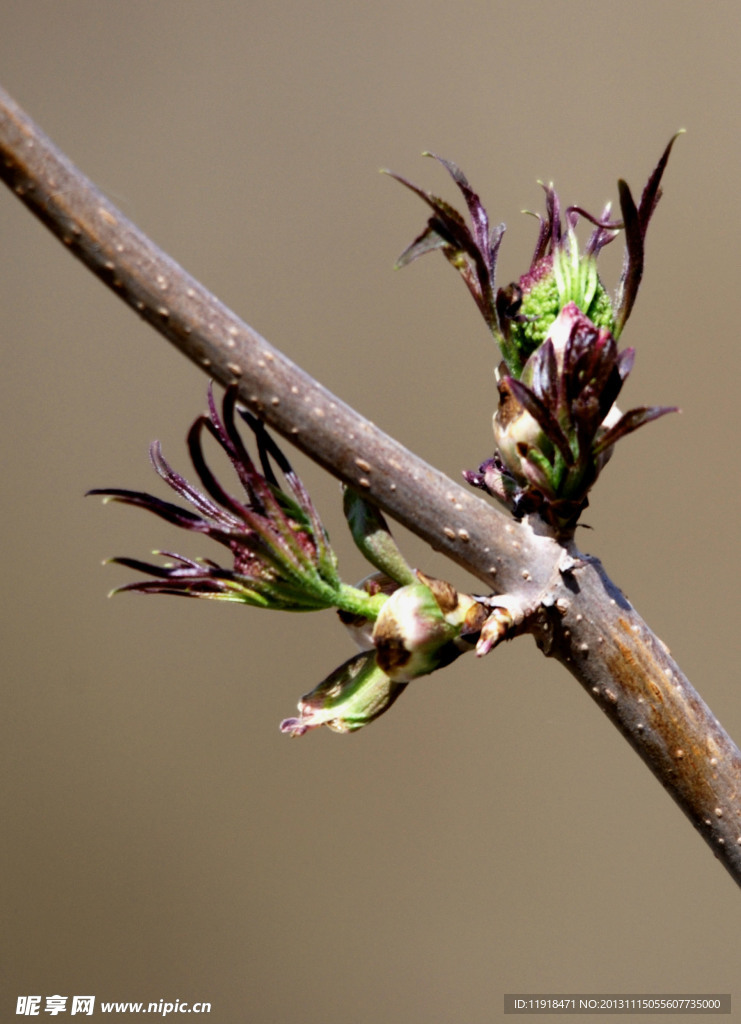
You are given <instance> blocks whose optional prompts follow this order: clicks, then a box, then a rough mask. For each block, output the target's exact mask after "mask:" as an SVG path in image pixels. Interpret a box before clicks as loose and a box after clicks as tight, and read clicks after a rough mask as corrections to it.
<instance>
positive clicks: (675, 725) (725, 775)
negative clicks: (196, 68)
mask: <svg viewBox="0 0 741 1024" xmlns="http://www.w3.org/2000/svg"><path fill="white" fill-rule="evenodd" d="M0 176H1V177H2V179H3V180H4V181H5V182H6V184H7V185H8V186H9V187H10V188H11V189H12V190H13V191H14V192H15V193H16V195H17V196H18V197H19V198H20V199H21V201H22V202H23V203H25V205H26V206H27V207H28V208H29V209H30V210H31V211H32V212H33V213H34V214H35V215H36V216H37V217H38V218H39V219H40V220H41V221H42V222H43V223H44V224H45V225H46V226H47V227H48V228H49V229H50V230H51V231H52V233H53V234H55V235H56V236H57V237H58V238H59V239H60V240H61V241H62V242H63V243H64V244H65V246H67V247H68V248H69V249H70V250H71V251H72V252H73V253H74V254H75V255H76V256H77V257H78V258H79V259H81V260H82V261H83V262H84V263H85V264H86V265H87V266H88V267H89V268H90V269H91V270H92V271H93V272H94V273H95V274H96V275H97V276H98V277H99V278H100V279H101V280H102V281H103V282H104V283H105V284H107V285H108V286H109V287H110V288H111V289H112V290H113V291H114V292H115V293H116V294H117V295H119V297H120V298H122V299H123V300H124V301H125V302H127V303H128V304H129V305H130V306H131V307H132V308H133V309H134V310H136V312H137V313H139V315H140V316H142V317H143V318H144V319H145V320H147V321H148V322H149V323H151V324H152V326H153V327H155V329H156V330H158V331H159V332H160V333H161V334H162V335H164V337H166V338H167V339H168V340H169V341H171V342H172V343H173V344H174V345H175V346H176V347H177V348H178V349H179V350H180V351H181V352H183V353H184V354H185V355H187V356H188V358H190V359H191V360H192V361H193V362H195V363H196V365H198V366H199V367H200V368H201V369H202V370H204V371H205V372H206V373H207V374H209V376H211V377H213V378H214V379H215V380H217V381H219V382H220V383H222V384H225V385H226V384H229V383H233V382H235V381H236V382H237V383H238V386H239V396H240V399H241V401H242V402H243V403H244V404H245V405H246V406H247V407H248V408H249V409H251V410H252V411H253V412H255V413H258V414H259V415H260V417H261V418H263V419H264V420H265V421H266V422H267V423H268V424H269V425H270V426H271V427H273V428H274V429H275V430H276V431H278V432H279V433H280V434H282V435H283V436H284V437H286V438H288V439H289V440H290V441H291V442H292V443H293V444H294V445H296V446H297V447H298V448H300V449H301V450H302V451H304V452H305V453H307V454H308V455H309V456H311V458H313V459H314V460H315V461H316V462H318V463H319V464H320V465H321V466H323V467H324V468H325V469H327V470H329V471H330V472H331V473H333V474H334V475H335V476H337V477H338V478H339V479H340V480H342V481H344V482H345V483H347V484H349V485H350V486H352V487H354V488H355V489H356V490H358V491H360V492H361V493H363V494H364V495H365V496H366V497H368V498H369V499H370V500H372V501H373V502H375V503H376V504H378V505H379V506H380V507H381V508H382V509H383V510H384V511H386V512H387V513H389V514H390V515H391V516H393V517H394V518H395V519H396V520H398V521H399V522H400V523H402V524H404V525H405V526H407V527H408V528H409V529H410V530H412V531H413V532H414V533H416V534H417V535H418V536H420V537H422V538H423V539H424V540H426V541H427V542H428V543H429V544H430V545H431V546H432V547H433V548H435V549H436V550H439V551H442V552H443V553H444V554H446V555H447V556H448V557H450V558H452V559H453V560H454V561H456V562H457V563H458V564H459V565H461V566H463V567H464V568H465V569H467V570H469V571H470V572H472V573H473V574H474V575H476V576H477V577H478V578H479V579H481V580H482V581H484V583H485V585H486V587H487V590H488V589H492V590H495V591H497V592H499V593H507V595H508V598H511V599H513V600H515V601H516V602H519V603H520V604H521V605H522V606H523V607H525V608H528V609H530V612H529V617H528V619H527V621H526V628H525V630H524V631H529V632H532V633H533V635H534V636H535V638H536V641H537V642H538V644H539V646H540V647H541V648H542V650H543V651H544V653H545V654H547V655H549V656H553V657H556V658H557V659H558V660H559V661H561V662H562V663H563V664H564V665H565V666H566V667H567V668H568V669H569V671H570V672H571V673H572V674H573V675H574V676H575V677H576V678H577V679H578V680H579V681H580V682H581V683H582V685H583V686H584V687H585V689H586V690H587V692H588V693H589V694H590V696H592V697H593V698H594V699H595V700H596V701H597V703H598V704H599V706H600V707H602V709H603V710H604V711H605V713H606V714H607V715H608V717H609V718H610V719H611V720H612V721H613V722H614V724H615V725H616V726H617V727H618V728H619V729H620V731H621V732H622V733H623V735H624V736H625V737H626V738H627V739H628V741H629V742H630V743H631V745H632V746H633V747H634V749H635V750H636V751H637V752H638V753H639V755H640V756H641V757H642V759H643V760H644V761H645V763H646V764H647V765H648V766H649V767H650V769H651V771H652V772H653V773H654V774H655V775H656V777H657V778H658V779H659V781H660V782H661V783H662V785H663V786H664V787H665V788H666V789H667V790H668V791H669V792H670V793H671V795H672V796H673V798H674V799H675V800H676V801H677V803H678V804H679V805H680V806H681V807H682V809H683V810H684V811H685V813H686V814H687V816H688V817H689V818H690V820H691V821H692V823H693V824H694V825H695V827H696V828H697V829H698V830H699V831H700V833H701V835H702V836H703V838H704V839H705V840H706V841H707V842H708V843H709V844H710V846H711V848H712V849H713V851H714V853H715V854H716V856H717V857H718V858H719V859H720V860H721V862H722V863H723V864H724V866H725V867H726V868H727V869H728V871H729V872H730V873H731V875H732V876H733V877H734V878H735V879H736V881H737V882H738V883H739V884H741V753H740V752H739V750H738V748H737V747H736V746H735V744H734V743H733V741H732V740H731V739H730V737H729V736H728V735H727V734H726V733H725V732H724V730H723V729H722V727H721V726H720V724H719V722H718V721H717V719H716V718H715V716H714V715H713V714H712V712H711V711H710V709H709V708H708V707H707V705H706V704H705V703H704V702H703V701H702V699H701V698H700V696H699V695H698V694H697V692H696V691H695V690H694V689H693V687H692V686H691V685H690V683H689V681H688V680H687V679H686V678H685V676H684V675H683V674H682V672H681V670H680V669H679V667H678V666H677V665H676V663H675V662H674V661H673V660H672V658H671V656H670V654H669V652H668V650H667V649H666V647H665V646H664V645H663V644H662V642H661V641H660V640H659V639H658V638H656V637H655V636H654V634H653V633H652V632H651V631H650V629H649V628H648V626H647V625H646V624H645V623H644V622H643V620H642V619H641V618H640V616H639V615H638V614H637V613H636V612H635V610H634V609H633V608H632V607H631V606H630V604H629V603H628V602H627V600H626V599H625V598H624V597H623V595H622V594H621V593H620V591H619V590H618V589H617V587H615V585H614V584H613V583H611V581H610V580H609V579H608V577H607V576H606V574H605V573H604V571H603V570H602V567H601V565H600V564H599V562H597V561H596V560H594V559H589V558H584V557H583V556H582V555H580V553H579V552H578V551H577V550H576V549H575V548H574V547H573V546H568V545H563V544H561V543H559V542H558V541H557V540H556V539H555V537H554V536H553V535H552V534H551V533H550V532H549V531H548V529H547V528H546V527H545V526H544V525H543V524H542V523H541V521H540V520H539V519H538V518H537V517H529V518H528V519H525V520H524V521H522V522H515V521H513V520H511V519H510V518H509V517H508V516H506V515H505V514H504V513H503V512H501V511H499V510H498V509H496V508H494V507H492V506H491V505H490V504H488V503H487V502H486V501H485V500H483V499H482V498H481V497H479V496H478V495H476V494H474V493H472V492H471V491H468V490H466V489H464V488H463V487H462V486H460V485H459V484H457V483H454V482H453V481H451V480H449V479H448V478H447V477H445V476H444V475H443V474H441V473H440V472H438V471H437V470H435V469H434V468H432V467H431V466H429V465H427V464H426V463H425V462H423V461H422V460H421V459H419V458H418V457H417V456H415V455H413V454H412V453H411V452H409V451H408V450H407V449H405V448H404V447H402V446H401V445H399V444H398V443H397V442H395V441H394V440H393V439H391V438H390V437H388V436H387V435H385V434H384V433H383V432H382V431H380V430H379V429H378V428H377V427H376V426H375V425H374V424H372V423H370V422H369V421H368V420H366V419H364V418H363V417H361V416H360V415H359V414H357V413H356V412H354V411H353V410H352V409H350V408H349V407H348V406H347V405H345V404H344V403H343V402H342V401H340V399H338V398H337V397H335V396H334V395H332V394H331V393H330V392H329V391H327V390H326V389H325V388H323V387H322V386H321V385H319V384H318V383H317V382H316V381H314V380H313V379H312V378H311V377H310V376H309V375H308V374H306V373H305V372H304V371H303V370H301V369H300V368H298V367H297V366H295V365H294V364H293V363H292V362H291V361H290V360H288V359H287V358H286V357H285V356H284V355H283V354H282V353H281V352H279V351H278V350H277V349H275V348H273V347H272V346H271V345H270V344H269V343H268V342H267V341H266V340H265V339H264V338H262V337H261V336H260V335H259V334H258V333H257V332H256V331H254V330H253V329H252V328H251V327H249V326H248V325H247V324H246V323H244V322H243V321H242V320H241V319H240V318H239V317H237V316H236V315H235V314H234V313H233V312H231V311H230V310H229V309H227V308H226V307H225V306H224V305H223V304H222V303H221V302H219V301H218V299H216V298H215V297H214V296H213V295H212V294H211V293H210V292H209V291H208V290H207V289H205V288H204V287H203V286H202V285H200V284H199V283H198V282H197V281H195V280H194V279H193V278H191V277H190V276H189V275H188V274H187V273H186V272H185V271H184V270H183V269H182V268H181V267H180V266H178V265H177V264H176V263H175V262H174V261H173V260H171V259H170V258H169V257H168V256H167V255H166V254H165V253H163V252H161V251H160V250H159V249H158V248H157V247H156V246H155V245H154V244H153V243H152V242H151V241H150V240H149V239H148V238H147V237H146V236H145V235H143V234H142V233H141V232H140V231H139V230H138V229H137V228H136V227H135V226H134V225H133V224H132V223H131V222H130V221H129V220H128V219H127V218H126V217H124V216H123V215H122V214H121V212H120V211H119V210H117V209H116V208H115V207H114V206H113V205H112V204H111V203H110V202H109V201H108V200H107V199H106V198H105V196H103V194H102V193H101V192H100V191H99V190H98V189H96V188H95V186H94V185H93V184H92V183H91V182H90V181H88V180H87V179H86V178H85V176H84V175H83V174H82V173H81V172H80V171H79V170H78V169H77V168H76V167H75V166H74V165H73V164H72V163H71V162H70V161H69V160H68V159H67V158H66V157H65V156H64V155H63V154H62V153H61V152H60V151H59V150H58V149H57V148H56V147H55V146H54V144H53V143H52V142H51V141H50V140H49V139H48V138H47V137H46V136H45V135H44V134H43V133H42V132H41V131H40V129H39V128H38V127H37V126H36V125H35V124H34V123H33V122H32V121H31V120H30V119H29V118H28V117H27V116H26V115H25V113H24V112H23V111H22V110H20V108H19V107H18V106H17V105H16V104H15V103H14V102H13V100H12V99H11V98H10V97H9V96H7V94H5V93H3V92H2V90H0Z"/></svg>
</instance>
